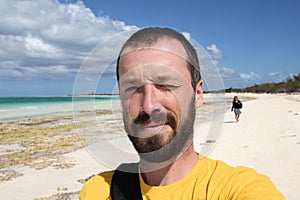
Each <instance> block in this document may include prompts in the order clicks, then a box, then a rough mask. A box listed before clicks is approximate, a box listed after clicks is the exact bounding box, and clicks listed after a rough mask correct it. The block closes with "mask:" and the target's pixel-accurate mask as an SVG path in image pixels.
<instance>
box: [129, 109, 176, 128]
mask: <svg viewBox="0 0 300 200" xmlns="http://www.w3.org/2000/svg"><path fill="white" fill-rule="evenodd" d="M133 122H134V123H135V124H137V125H139V124H147V123H151V122H154V123H158V122H164V123H167V124H169V125H170V126H171V127H172V128H173V129H175V128H176V119H175V117H174V116H173V115H172V114H171V113H165V112H162V111H157V110H154V111H153V112H152V113H150V114H148V113H146V112H141V113H139V115H138V116H137V117H136V118H135V119H134V120H133Z"/></svg>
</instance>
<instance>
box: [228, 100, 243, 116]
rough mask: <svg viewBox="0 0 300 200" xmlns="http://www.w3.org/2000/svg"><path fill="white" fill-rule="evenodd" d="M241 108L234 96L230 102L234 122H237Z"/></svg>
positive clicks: (239, 102)
mask: <svg viewBox="0 0 300 200" xmlns="http://www.w3.org/2000/svg"><path fill="white" fill-rule="evenodd" d="M242 107H243V104H242V102H241V101H240V100H239V99H238V97H237V96H234V97H233V101H232V107H231V112H232V111H234V114H235V120H236V122H239V118H240V114H242V112H241V108H242Z"/></svg>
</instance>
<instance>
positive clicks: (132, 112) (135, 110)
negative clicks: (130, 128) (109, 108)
mask: <svg viewBox="0 0 300 200" xmlns="http://www.w3.org/2000/svg"><path fill="white" fill-rule="evenodd" d="M123 109H124V107H123ZM124 110H125V111H126V112H127V114H128V116H129V117H130V119H131V120H132V119H135V118H136V117H137V116H138V115H139V112H140V98H139V96H138V95H134V94H133V95H132V96H131V97H130V98H128V99H127V100H126V103H125V109H124Z"/></svg>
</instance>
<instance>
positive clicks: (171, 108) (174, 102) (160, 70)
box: [119, 40, 195, 162]
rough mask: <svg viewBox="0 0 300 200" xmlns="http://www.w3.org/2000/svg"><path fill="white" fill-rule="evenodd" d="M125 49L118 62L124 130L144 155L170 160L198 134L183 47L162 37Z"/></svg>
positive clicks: (189, 77)
mask: <svg viewBox="0 0 300 200" xmlns="http://www.w3.org/2000/svg"><path fill="white" fill-rule="evenodd" d="M125 50H126V49H125ZM125 52H126V53H124V54H123V55H122V56H121V59H120V62H119V77H120V79H119V86H120V97H121V102H122V108H123V120H124V126H125V130H126V132H127V133H128V137H129V139H130V140H131V141H132V143H133V145H134V147H135V149H136V150H137V151H138V153H139V155H140V157H141V158H142V159H144V160H147V161H150V162H163V161H166V160H170V159H171V158H174V157H176V156H177V155H179V154H180V153H181V152H182V151H184V150H185V148H187V147H188V146H189V145H192V139H193V124H194V120H195V93H194V90H193V88H192V85H191V75H190V72H189V70H188V66H187V61H186V60H185V58H186V56H185V51H184V48H183V47H182V45H181V44H180V43H179V42H178V41H176V40H160V41H158V43H157V44H156V45H155V46H153V47H151V48H143V49H135V50H130V49H127V50H126V51H125Z"/></svg>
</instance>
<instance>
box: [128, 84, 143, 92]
mask: <svg viewBox="0 0 300 200" xmlns="http://www.w3.org/2000/svg"><path fill="white" fill-rule="evenodd" d="M141 88H142V86H140V87H138V86H131V87H128V88H126V89H125V92H127V93H134V92H140V91H141Z"/></svg>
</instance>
